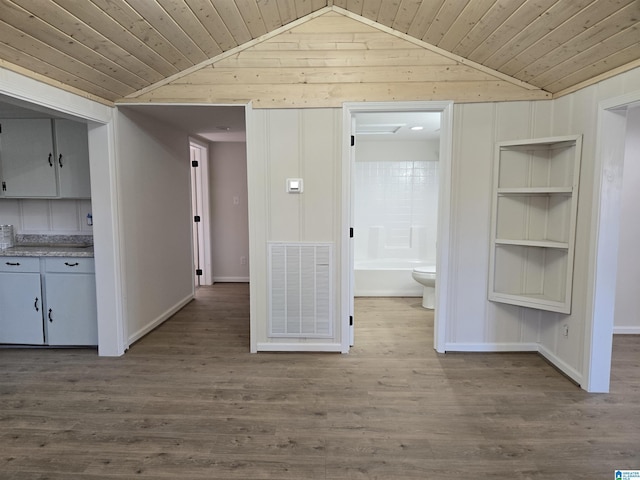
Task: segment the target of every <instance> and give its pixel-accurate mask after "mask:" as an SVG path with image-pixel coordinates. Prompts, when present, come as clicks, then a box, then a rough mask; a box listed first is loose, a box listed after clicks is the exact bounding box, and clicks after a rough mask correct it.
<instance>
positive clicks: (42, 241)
mask: <svg viewBox="0 0 640 480" xmlns="http://www.w3.org/2000/svg"><path fill="white" fill-rule="evenodd" d="M0 257H89V258H92V257H93V237H92V236H91V235H16V241H15V243H14V245H13V247H9V248H5V249H4V250H0Z"/></svg>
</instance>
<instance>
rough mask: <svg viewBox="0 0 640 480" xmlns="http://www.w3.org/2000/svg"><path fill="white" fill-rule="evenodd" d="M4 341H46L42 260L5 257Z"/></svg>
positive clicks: (1, 274)
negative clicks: (43, 323) (41, 284)
mask: <svg viewBox="0 0 640 480" xmlns="http://www.w3.org/2000/svg"><path fill="white" fill-rule="evenodd" d="M0 305H2V307H1V308H0V343H14V344H25V345H42V344H44V332H43V328H42V327H43V326H42V308H43V305H42V291H41V288H40V260H39V259H37V258H23V257H2V261H1V262H0Z"/></svg>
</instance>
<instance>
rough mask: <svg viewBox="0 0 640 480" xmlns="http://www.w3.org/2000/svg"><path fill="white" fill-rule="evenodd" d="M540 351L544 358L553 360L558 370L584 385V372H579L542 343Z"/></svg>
mask: <svg viewBox="0 0 640 480" xmlns="http://www.w3.org/2000/svg"><path fill="white" fill-rule="evenodd" d="M538 352H539V353H540V355H542V356H543V357H544V358H546V359H547V360H549V362H551V364H552V365H553V366H555V367H556V368H557V369H558V370H560V371H561V372H562V373H564V374H565V375H566V376H567V377H569V378H570V379H572V380H573V381H574V382H576V383H577V384H578V385H580V386H582V382H583V378H582V374H581V373H580V372H578V371H577V370H576V369H574V368H573V367H572V366H571V365H569V364H568V363H566V362H565V361H564V360H561V359H559V358H558V357H557V355H555V354H554V353H552V352H551V351H550V350H548V349H547V348H545V347H543V346H542V345H538Z"/></svg>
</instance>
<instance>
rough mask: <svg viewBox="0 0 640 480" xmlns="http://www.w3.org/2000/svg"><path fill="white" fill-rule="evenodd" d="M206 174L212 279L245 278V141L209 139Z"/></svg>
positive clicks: (247, 262) (247, 257) (238, 279)
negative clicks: (209, 213) (212, 140)
mask: <svg viewBox="0 0 640 480" xmlns="http://www.w3.org/2000/svg"><path fill="white" fill-rule="evenodd" d="M209 177H210V178H209V198H210V201H211V206H210V212H211V243H212V245H211V250H212V252H211V262H212V271H213V281H214V282H248V281H249V217H248V210H247V146H246V144H245V143H244V142H213V143H210V144H209ZM243 259H244V263H242V260H243Z"/></svg>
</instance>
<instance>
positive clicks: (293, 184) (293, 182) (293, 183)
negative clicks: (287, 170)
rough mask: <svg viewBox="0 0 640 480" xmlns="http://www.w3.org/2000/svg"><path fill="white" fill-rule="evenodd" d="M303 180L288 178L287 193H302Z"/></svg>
mask: <svg viewBox="0 0 640 480" xmlns="http://www.w3.org/2000/svg"><path fill="white" fill-rule="evenodd" d="M302 186H303V182H302V179H301V178H287V193H302Z"/></svg>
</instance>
